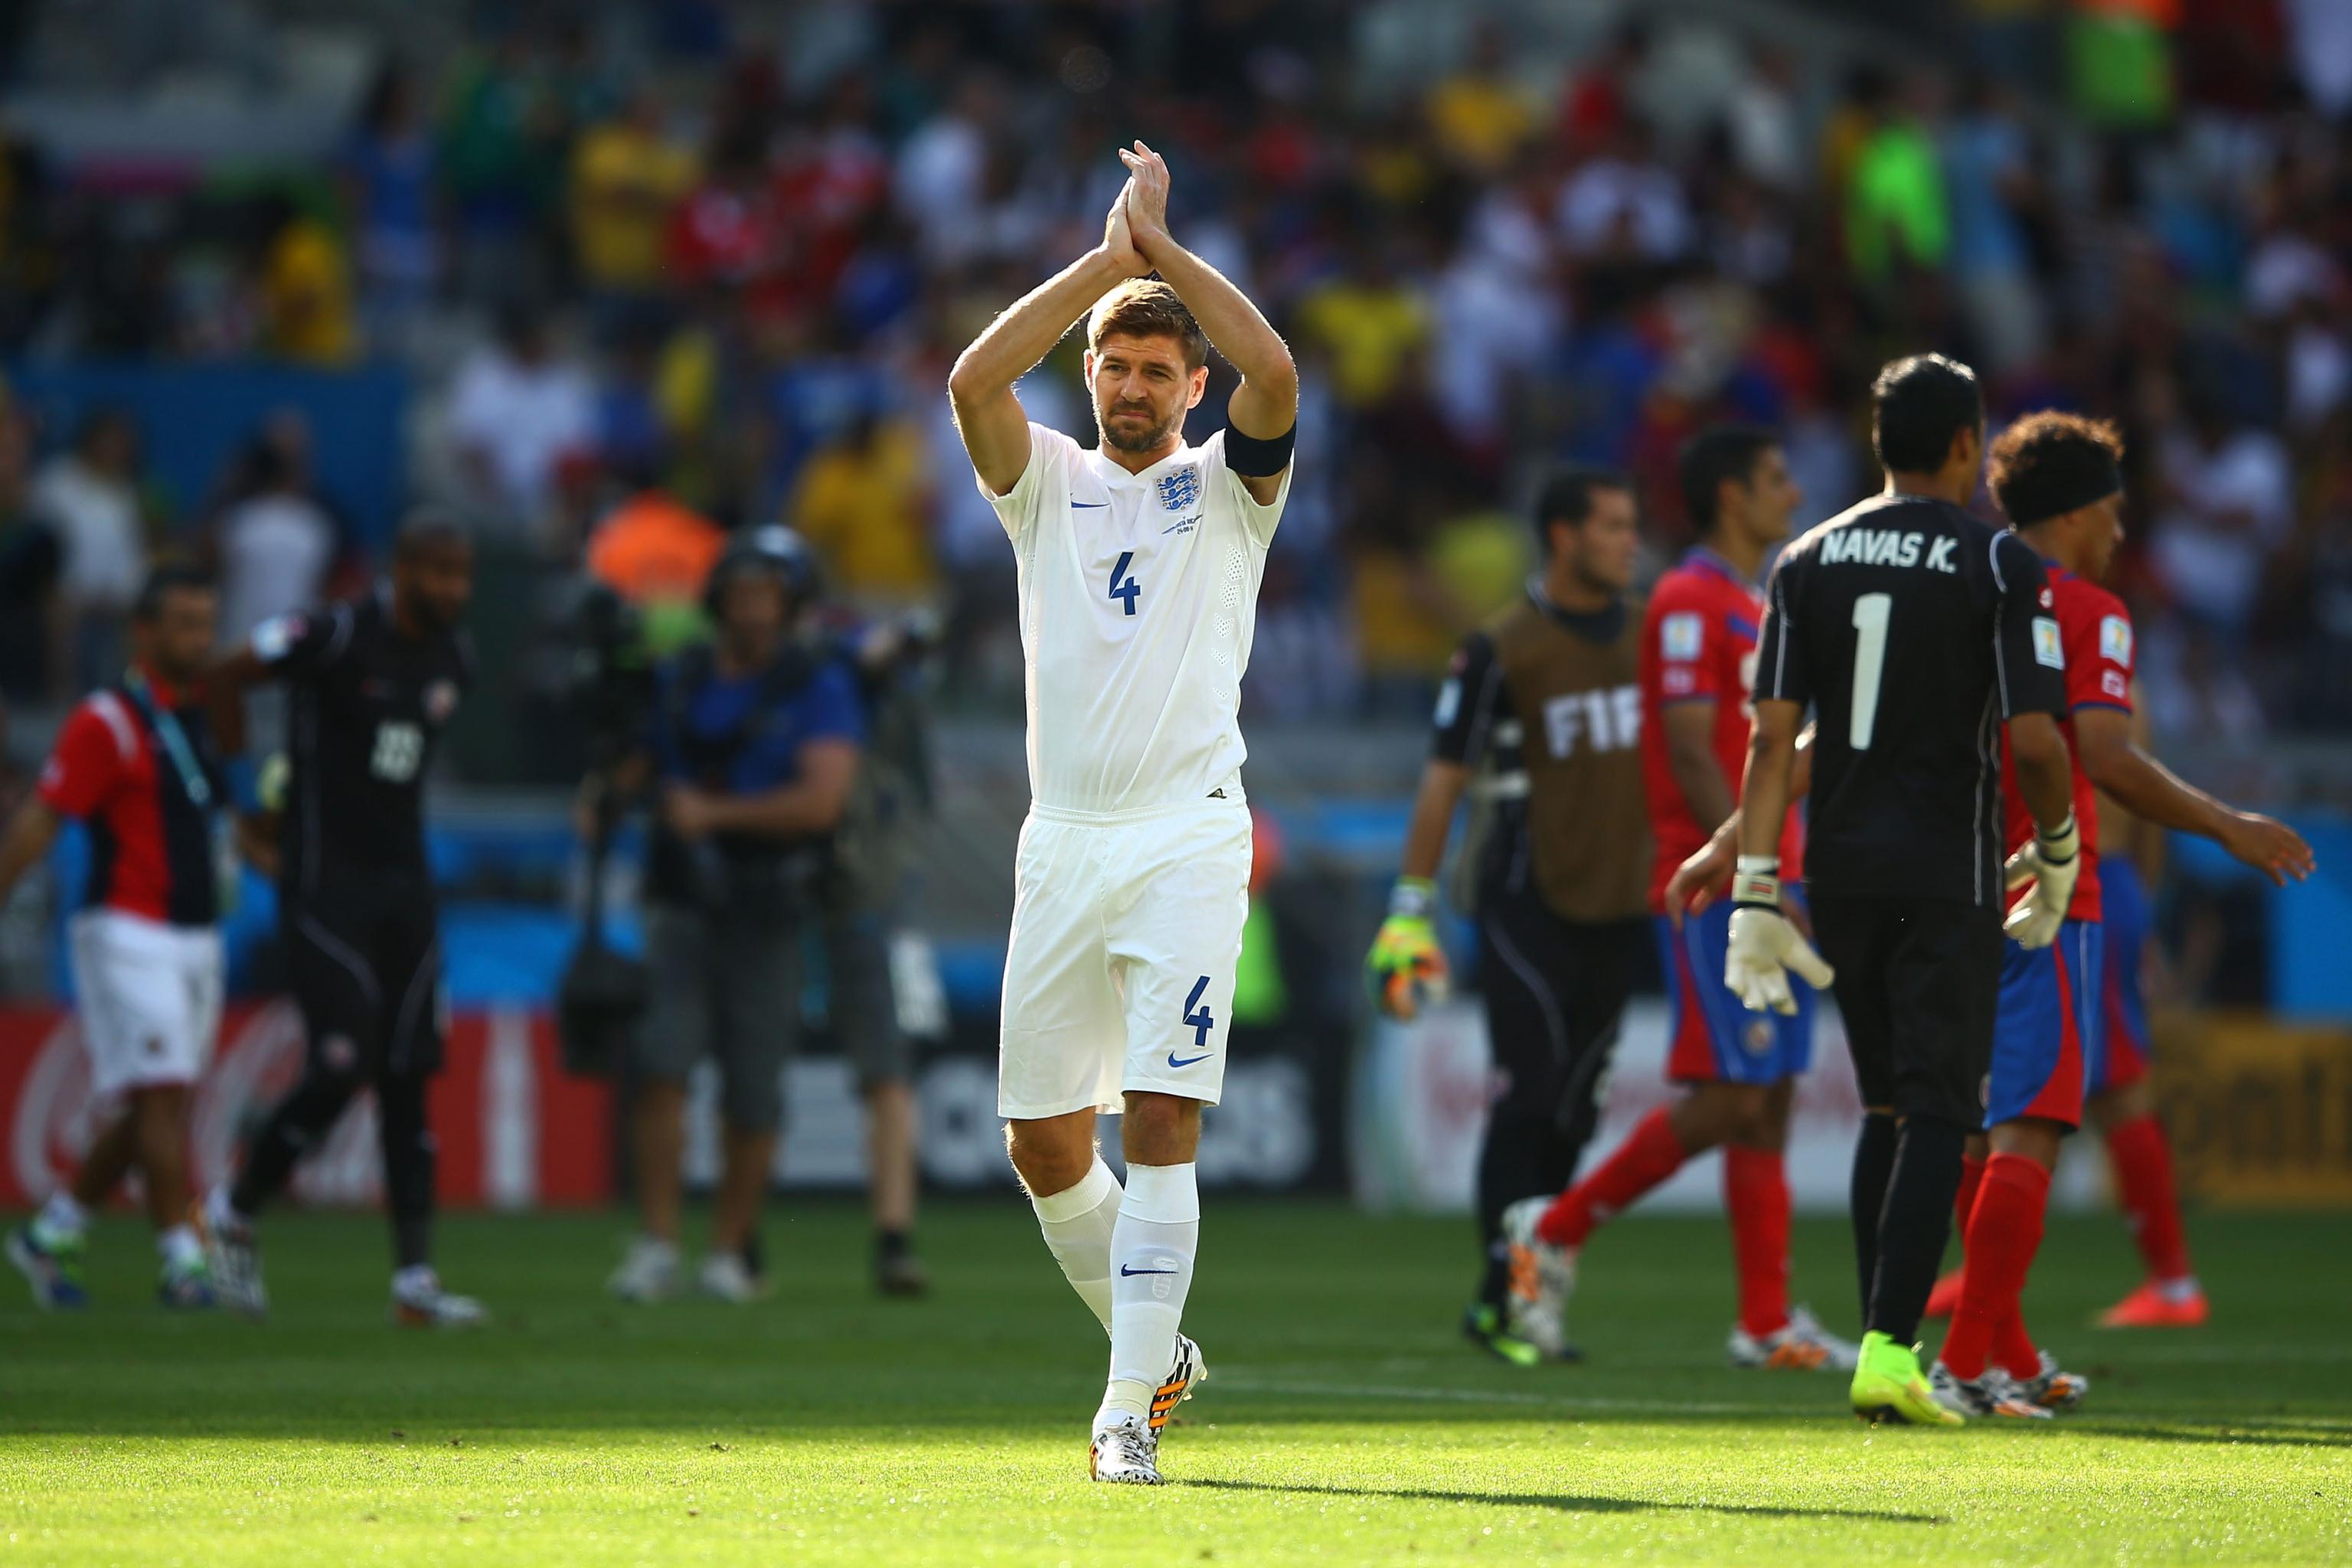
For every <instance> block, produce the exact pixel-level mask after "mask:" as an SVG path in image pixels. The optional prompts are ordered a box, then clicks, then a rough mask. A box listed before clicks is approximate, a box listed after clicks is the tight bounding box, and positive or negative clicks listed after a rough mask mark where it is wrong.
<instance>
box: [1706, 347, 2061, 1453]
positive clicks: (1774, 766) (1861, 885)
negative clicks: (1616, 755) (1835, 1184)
mask: <svg viewBox="0 0 2352 1568" xmlns="http://www.w3.org/2000/svg"><path fill="white" fill-rule="evenodd" d="M1872 395H1873V401H1874V409H1873V421H1872V431H1871V436H1872V441H1873V443H1874V446H1875V447H1876V449H1877V452H1878V457H1879V461H1880V462H1881V463H1882V464H1883V465H1884V466H1885V468H1886V488H1885V490H1884V491H1883V492H1882V493H1881V494H1879V495H1877V496H1874V497H1873V498H1872V499H1871V500H1866V501H1864V502H1863V503H1862V504H1861V505H1859V506H1857V507H1854V508H1853V509H1852V510H1848V511H1846V512H1844V513H1843V514H1842V515H1840V516H1838V517H1835V518H1832V519H1831V520H1830V521H1828V522H1825V523H1823V524H1822V525H1821V526H1820V527H1819V528H1816V529H1814V530H1813V531H1811V532H1810V533H1808V534H1806V535H1805V536H1804V537H1803V538H1802V539H1801V540H1799V541H1798V542H1796V543H1795V544H1794V545H1792V546H1791V547H1790V550H1789V552H1788V553H1787V554H1785V555H1783V556H1782V557H1781V559H1780V564H1779V566H1778V567H1777V568H1775V570H1774V572H1773V574H1772V581H1771V584H1770V585H1769V589H1768V591H1767V595H1766V598H1767V605H1766V609H1765V618H1764V630H1763V638H1762V641H1761V642H1760V643H1759V646H1758V650H1757V651H1758V658H1757V675H1756V721H1755V727H1754V731H1753V733H1752V735H1751V737H1750V740H1749V745H1748V778H1747V784H1746V788H1745V790H1744V791H1743V793H1742V796H1741V799H1742V801H1743V807H1742V810H1741V813H1740V826H1739V829H1738V833H1739V858H1738V867H1737V871H1736V874H1735V876H1734V877H1733V879H1732V901H1733V905H1734V910H1733V914H1732V932H1731V943H1730V954H1729V958H1728V961H1727V964H1726V975H1725V979H1726V982H1727V984H1729V985H1730V986H1731V988H1732V989H1733V990H1735V991H1738V992H1739V993H1740V994H1741V998H1742V1000H1744V1001H1745V1002H1746V1004H1747V1005H1748V1006H1749V1007H1750V1008H1753V1009H1756V1010H1758V1011H1762V1010H1764V1009H1766V1008H1772V1009H1776V1010H1778V1011H1781V1012H1786V1011H1788V1010H1789V1007H1790V1000H1789V987H1788V974H1787V971H1789V970H1794V971H1795V972H1796V973H1799V974H1801V975H1803V976H1804V977H1805V978H1807V979H1809V980H1811V981H1813V982H1814V983H1815V984H1821V983H1822V982H1825V981H1827V980H1829V979H1830V974H1829V968H1830V967H1831V966H1834V968H1835V970H1836V972H1837V997H1838V1005H1839V1009H1840V1011H1841V1012H1842V1013H1843V1015H1844V1017H1845V1026H1846V1035H1847V1038H1848V1040H1849V1041H1850V1043H1851V1045H1852V1047H1853V1064H1854V1076H1855V1078H1856V1079H1858V1080H1859V1084H1860V1087H1861V1090H1862V1099H1863V1104H1864V1108H1865V1111H1866V1114H1865V1116H1864V1121H1863V1131H1862V1137H1861V1140H1860V1142H1859V1144H1858V1146H1857V1148H1856V1150H1855V1153H1854V1168H1853V1227H1854V1250H1855V1259H1856V1263H1857V1266H1858V1268H1859V1270H1860V1276H1861V1284H1862V1290H1863V1298H1864V1301H1863V1306H1864V1328H1865V1329H1866V1332H1865V1333H1864V1337H1863V1343H1862V1357H1861V1364H1860V1365H1859V1367H1857V1368H1856V1370H1855V1372H1854V1376H1853V1390H1852V1394H1853V1407H1854V1410H1855V1412H1856V1414H1858V1415H1862V1416H1864V1418H1865V1419H1872V1420H1875V1419H1881V1418H1891V1419H1895V1420H1898V1421H1916V1422H1921V1423H1926V1424H1932V1425H1957V1424H1958V1421H1959V1419H1960V1418H1959V1417H1958V1415H1953V1414H1952V1413H1951V1412H1949V1411H1947V1410H1944V1409H1943V1408H1942V1407H1941V1406H1940V1405H1937V1403H1936V1401H1935V1399H1934V1397H1933V1395H1932V1394H1930V1393H1929V1391H1928V1385H1927V1379H1926V1378H1925V1377H1923V1376H1922V1375H1921V1373H1920V1371H1919V1363H1918V1358H1917V1355H1916V1349H1915V1347H1914V1345H1913V1340H1914V1338H1915V1337H1916V1334H1917V1331H1918V1327H1919V1317H1920V1312H1921V1310H1922V1309H1923V1308H1924V1307H1925V1306H1926V1305H1927V1292H1928V1290H1929V1289H1930V1288H1931V1287H1932V1286H1933V1285H1934V1283H1935V1278H1936V1266H1937V1261H1938V1260H1939V1259H1940V1258H1942V1256H1943V1252H1944V1243H1945V1241H1946V1239H1947V1237H1948V1232H1949V1230H1950V1226H1951V1213H1952V1197H1953V1194H1954V1193H1955V1192H1957V1191H1958V1186H1959V1176H1960V1152H1961V1146H1962V1144H1963V1142H1965V1140H1966V1139H1967V1136H1968V1134H1969V1131H1972V1130H1973V1129H1974V1128H1975V1127H1977V1126H1978V1125H1979V1122H1980V1121H1981V1120H1982V1116H1983V1103H1982V1099H1981V1095H1982V1089H1981V1086H1982V1084H1983V1082H1984V1079H1985V1075H1986V1073H1987V1071H1988V1070H1989V1068H1990V1061H1991V1052H1992V1027H1993V1016H1994V1006H1995V1001H1996V998H1997V996H1998V994H1999V990H2000V971H2001V941H2002V924H2003V921H2002V913H2001V911H2002V905H2003V902H2004V893H2005V890H2006V889H2005V888H2004V873H2003V866H2002V861H2001V848H2002V844H2003V829H2002V817H2001V796H2000V731H1999V728H1998V726H1999V725H2000V723H2002V722H2003V721H2006V722H2007V724H2008V726H2009V735H2010V744H2011V750H2012V752H2013V753H2014V755H2015V757H2016V761H2017V777H2018V786H2019V788H2020V789H2021V791H2022V793H2023V794H2024V796H2025V803H2026V805H2027V806H2028V808H2029V809H2030V810H2031V811H2032V815H2033V819H2034V823H2035V826H2036V829H2037V832H2038V835H2039V837H2038V838H2037V839H2036V841H2035V843H2034V844H2032V845H2030V846H2028V847H2027V848H2026V849H2024V850H2022V851H2021V852H2020V854H2019V856H2018V858H2017V861H2016V862H2014V863H2012V864H2011V867H2010V868H2009V877H2010V879H2017V880H2022V879H2028V878H2031V879H2033V880H2034V887H2033V889H2032V892H2031V893H2030V894H2029V896H2028V897H2027V898H2026V899H2025V900H2023V901H2022V902H2021V903H2020V904H2019V905H2018V906H2017V909H2016V910H2015V911H2014V912H2013V913H2012V914H2011V916H2010V917H2009V921H2008V924H2009V927H2010V934H2011V935H2012V936H2014V937H2016V938H2017V940H2018V941H2020V942H2026V943H2029V944H2032V945H2038V946H2046V945H2048V943H2049V942H2050V941H2051V939H2052V938H2053V936H2054V935H2055V934H2056V931H2057V926H2058V921H2059V920H2060V919H2061V918H2062V917H2063V914H2064V912H2065V909H2066V905H2067V901H2068V900H2069V898H2070V896H2071V895H2072V893H2073V890H2074V878H2075V874H2076V872H2077V870H2078V869H2079V861H2078V858H2077V849H2078V835H2077V833H2076V830H2075V824H2074V792H2073V784H2072V778H2071V773H2070V769H2071V763H2070V761H2069V759H2068V757H2067V752H2066V742H2065V740H2064V738H2063V735H2062V734H2061V732H2060V731H2059V729H2058V721H2059V719H2060V717H2062V716H2063V714H2064V713H2065V711H2066V690H2065V683H2064V681H2063V670H2064V668H2065V659H2064V656H2063V651H2062V649H2061V644H2060V638H2059V631H2058V624H2057V621H2056V619H2055V618H2054V617H2053V615H2052V613H2051V608H2050V605H2051V596H2050V591H2049V588H2048V585H2047V584H2046V583H2045V581H2044V578H2043V574H2042V563H2041V561H2040V560H2039V559H2038V558H2037V557H2036V556H2035V554H2034V552H2033V550H2032V547H2031V546H2029V545H2027V544H2026V543H2025V542H2024V541H2022V540H2021V539H2019V538H2018V537H2017V536H2016V535H2015V534H2013V533H2011V532H2009V531H2007V530H2005V529H2000V528H1997V527H1995V526H1993V525H1992V524H1990V523H1987V522H1985V521H1982V520H1980V519H1979V518H1977V517H1975V516H1973V515H1972V514H1970V513H1969V511H1967V510H1965V507H1966V504H1967V502H1968V501H1969V500H1970V498H1972V497H1973V496H1974V495H1975V494H1976V489H1977V474H1978V469H1979V466H1980V465H1981V462H1982V459H1983V455H1984V405H1983V403H1982V400H1981V398H1980V396H1979V392H1978V388H1977V380H1976V376H1975V374H1973V373H1972V372H1971V371H1969V369H1968V367H1967V366H1965V365H1961V364H1957V363H1953V362H1952V361H1950V360H1948V359H1945V358H1943V357H1941V356H1940V355H1936V354H1923V355H1916V356H1914V357H1912V358H1909V359H1904V360H1898V361H1895V363H1892V364H1889V365H1888V366H1886V368H1885V369H1884V370H1882V371H1881V372H1880V373H1879V376H1878V380H1877V383H1876V384H1875V385H1874V387H1873V388H1872ZM1808 706H1810V707H1811V708H1812V709H1813V710H1814V713H1815V715H1816V720H1817V724H1818V730H1817V735H1816V739H1815V742H1814V744H1813V746H1812V748H1811V750H1812V752H1813V763H1812V774H1811V805H1810V818H1809V829H1810V838H1809V843H1808V846H1807V850H1806V868H1807V894H1808V897H1809V898H1810V900H1811V905H1812V911H1813V922H1814V929H1815V931H1817V933H1818V934H1819V938H1820V941H1821V946H1822V952H1821V954H1816V953H1814V952H1812V951H1811V949H1809V948H1807V947H1806V946H1805V943H1804V942H1803V939H1802V938H1801V937H1800V936H1799V935H1798V934H1797V932H1796V931H1795V930H1794V929H1793V928H1792V927H1791V926H1790V924H1789V922H1788V921H1787V920H1786V919H1785V918H1784V917H1783V916H1782V915H1781V913H1780V878H1779V873H1780V858H1779V857H1780V846H1779V843H1778V839H1779V837H1780V820H1781V816H1782V815H1783V814H1784V812H1785V811H1786V810H1787V807H1788V804H1789V801H1790V798H1791V779H1790V773H1791V768H1792V763H1793V761H1794V757H1795V749H1796V741H1797V732H1798V730H1799V729H1800V727H1801V725H1802V724H1803V722H1804V716H1805V710H1806V708H1807V707H1808ZM1823 956H1826V957H1827V959H1828V961H1829V963H1828V964H1827V965H1825V964H1824V963H1822V957H1823Z"/></svg>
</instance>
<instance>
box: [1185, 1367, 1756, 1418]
mask: <svg viewBox="0 0 2352 1568" xmlns="http://www.w3.org/2000/svg"><path fill="white" fill-rule="evenodd" d="M1213 1381H1214V1383H1215V1384H1216V1386H1218V1387H1220V1388H1224V1389H1230V1390H1233V1391H1234V1392H1236V1393H1241V1394H1309V1395H1312V1396H1314V1397H1316V1398H1318V1399H1326V1398H1328V1399H1420V1400H1429V1401H1437V1402H1442V1403H1446V1404H1457V1405H1534V1406H1540V1407H1544V1408H1548V1409H1555V1410H1635V1411H1649V1412H1652V1413H1654V1414H1656V1415H1756V1414H1757V1413H1758V1412H1759V1411H1777V1410H1780V1408H1781V1407H1780V1405H1706V1404H1701V1403H1699V1402H1696V1401H1693V1400H1679V1399H1608V1398H1586V1397H1582V1396H1580V1395H1577V1394H1534V1393H1529V1392H1528V1391H1526V1390H1522V1389H1510V1388H1503V1389H1491V1390H1489V1389H1479V1388H1415V1387H1412V1386H1410V1385H1408V1384H1365V1383H1277V1382H1265V1381H1261V1380H1259V1379H1257V1378H1250V1377H1242V1378H1236V1377H1234V1376H1232V1375H1231V1374H1230V1373H1220V1374H1219V1375H1218V1376H1217V1377H1216V1378H1215V1379H1214V1380H1213Z"/></svg>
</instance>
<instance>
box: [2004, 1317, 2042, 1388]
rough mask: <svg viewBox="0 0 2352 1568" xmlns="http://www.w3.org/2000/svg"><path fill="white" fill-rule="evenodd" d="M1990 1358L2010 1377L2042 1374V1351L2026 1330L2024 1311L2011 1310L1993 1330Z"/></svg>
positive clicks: (2030, 1376) (2032, 1376) (2026, 1377)
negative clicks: (2036, 1346) (2037, 1347)
mask: <svg viewBox="0 0 2352 1568" xmlns="http://www.w3.org/2000/svg"><path fill="white" fill-rule="evenodd" d="M1992 1359H1993V1360H1994V1362H1995V1363H1998V1364H1999V1365H2000V1369H2001V1370H2002V1371H2003V1372H2006V1373H2009V1375H2010V1376H2011V1377H2014V1378H2018V1379H2020V1380H2024V1379H2028V1378H2035V1377H2039V1376H2041V1375H2042V1352H2041V1351H2040V1350H2038V1349H2036V1348H2035V1346H2034V1343H2033V1336H2032V1334H2031V1333H2029V1332H2027V1331H2026V1327H2025V1314H2024V1312H2022V1311H2016V1312H2011V1314H2010V1315H2009V1316H2008V1317H2006V1318H2003V1319H2002V1320H2001V1321H2000V1324H1999V1326H1997V1327H1996V1328H1995V1329H1994V1330H1993V1331H1992Z"/></svg>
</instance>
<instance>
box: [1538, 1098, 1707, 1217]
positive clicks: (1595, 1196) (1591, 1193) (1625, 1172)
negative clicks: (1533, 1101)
mask: <svg viewBox="0 0 2352 1568" xmlns="http://www.w3.org/2000/svg"><path fill="white" fill-rule="evenodd" d="M1687 1158H1689V1156H1688V1155H1687V1154H1686V1153H1685V1152H1684V1150H1683V1145H1682V1140H1681V1139H1679V1138H1676V1137H1675V1127H1674V1123H1673V1122H1671V1121H1667V1120H1666V1113H1665V1110H1664V1108H1663V1107H1661V1108H1660V1109H1658V1110H1653V1111H1652V1112H1650V1114H1649V1115H1647V1116H1644V1117H1643V1118H1642V1123H1641V1125H1640V1126H1638V1127H1636V1128H1634V1129H1633V1132H1632V1134H1631V1135H1629V1136H1628V1137H1627V1138H1626V1140H1625V1142H1623V1143H1622V1144H1620V1145H1618V1149H1617V1152H1615V1153H1614V1154H1612V1155H1610V1156H1609V1158H1608V1159H1606V1160H1604V1161H1602V1162H1601V1166H1600V1168H1599V1169H1597V1170H1595V1171H1594V1172H1593V1173H1592V1174H1591V1175H1589V1176H1587V1177H1585V1178H1584V1180H1582V1181H1580V1182H1579V1183H1577V1184H1576V1185H1574V1186H1572V1187H1570V1188H1569V1189H1568V1191H1566V1192H1564V1193H1562V1194H1559V1197H1557V1198H1554V1199H1553V1200H1552V1205H1551V1207H1549V1208H1548V1209H1546V1210H1545V1211H1544V1216H1543V1218H1542V1219H1540V1220H1538V1221H1537V1222H1536V1235H1537V1236H1538V1237H1541V1238H1542V1239H1543V1240H1544V1241H1546V1242H1548V1243H1549V1244H1550V1245H1552V1246H1554V1247H1581V1246H1583V1245H1584V1238H1585V1237H1588V1236H1590V1235H1591V1234H1592V1231H1593V1228H1594V1227H1595V1226H1601V1225H1604V1224H1606V1223H1607V1222H1608V1220H1609V1219H1610V1217H1611V1216H1612V1215H1615V1214H1616V1213H1617V1212H1618V1211H1619V1210H1621V1209H1623V1208H1625V1207H1626V1206H1627V1205H1630V1204H1632V1203H1633V1200H1634V1199H1636V1198H1638V1197H1640V1196H1641V1195H1642V1194H1643V1193H1646V1192H1648V1191H1649V1190H1650V1189H1651V1188H1652V1187H1654V1186H1656V1185H1657V1184H1659V1183H1660V1182H1663V1181H1664V1180H1665V1179H1666V1178H1667V1177H1668V1176H1671V1175H1673V1174H1674V1173H1675V1172H1676V1171H1678V1170H1680V1169H1682V1163H1683V1162H1684V1161H1685V1159H1687Z"/></svg>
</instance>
